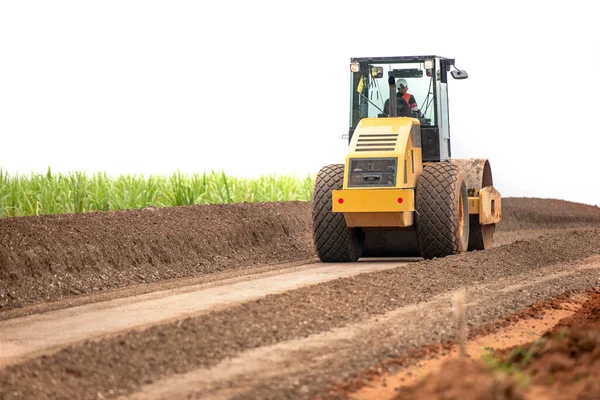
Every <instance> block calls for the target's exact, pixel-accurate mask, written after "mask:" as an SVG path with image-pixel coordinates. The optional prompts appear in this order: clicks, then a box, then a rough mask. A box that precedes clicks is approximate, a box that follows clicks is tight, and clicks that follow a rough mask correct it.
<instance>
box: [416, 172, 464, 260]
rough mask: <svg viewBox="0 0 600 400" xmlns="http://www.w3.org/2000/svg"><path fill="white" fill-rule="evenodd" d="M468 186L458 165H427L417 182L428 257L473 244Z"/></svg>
mask: <svg viewBox="0 0 600 400" xmlns="http://www.w3.org/2000/svg"><path fill="white" fill-rule="evenodd" d="M468 199H469V198H468V194H467V186H466V183H465V179H464V177H463V175H462V174H461V173H460V170H459V169H458V167H456V166H455V165H453V164H450V163H446V162H439V163H434V164H429V165H427V166H425V168H424V169H423V172H422V173H421V176H420V177H419V180H418V182H417V191H416V204H415V210H416V214H417V221H416V225H417V239H418V242H419V250H420V252H421V256H422V257H423V258H425V259H431V258H434V257H446V256H449V255H453V254H459V253H464V252H466V251H467V248H468V245H469V202H468Z"/></svg>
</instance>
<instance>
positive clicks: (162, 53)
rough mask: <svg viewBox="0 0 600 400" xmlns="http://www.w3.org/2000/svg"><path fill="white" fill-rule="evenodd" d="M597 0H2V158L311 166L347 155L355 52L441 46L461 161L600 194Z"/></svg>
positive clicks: (531, 187) (511, 186)
mask: <svg viewBox="0 0 600 400" xmlns="http://www.w3.org/2000/svg"><path fill="white" fill-rule="evenodd" d="M597 3H598V2H597V1H595V0H587V1H584V0H571V1H569V2H565V1H560V2H559V1H509V0H503V1H499V2H484V1H472V2H467V1H432V0H428V1H415V2H408V1H345V2H336V5H333V2H331V3H328V2H326V1H323V0H321V1H311V0H304V1H299V2H284V1H273V2H270V1H260V0H257V1H230V2H227V1H220V2H201V1H162V2H157V1H149V0H144V1H126V0H119V1H106V0H105V1H95V2H90V1H83V0H78V1H60V0H55V1H3V2H0V135H1V138H2V143H1V147H0V166H1V167H2V168H3V169H4V170H5V171H6V170H8V171H9V173H11V174H14V173H19V174H23V173H29V172H31V171H33V172H45V171H46V169H47V167H48V166H50V167H52V169H53V170H54V171H62V172H68V171H74V170H80V171H86V172H89V173H91V172H96V171H106V172H108V173H110V174H112V175H117V174H120V173H143V174H145V175H147V174H151V173H160V174H163V173H164V174H170V173H172V172H174V171H176V170H181V171H184V172H203V171H210V170H212V169H215V170H221V169H222V170H225V172H227V173H229V174H232V175H239V176H256V175H261V174H271V173H279V174H292V173H293V174H296V175H299V176H304V175H305V174H306V173H313V172H317V171H318V170H319V168H320V167H321V166H323V165H325V164H329V163H341V162H343V161H344V156H345V153H346V150H347V141H346V140H343V139H342V135H343V134H345V133H347V131H348V119H349V116H348V113H349V110H348V107H349V76H350V71H349V61H350V58H351V57H364V56H396V55H422V54H436V55H441V56H444V57H451V58H455V59H456V65H457V67H458V68H460V69H465V70H466V71H467V72H468V73H469V79H467V80H462V81H454V80H453V81H451V82H450V85H449V97H450V106H449V107H450V115H451V116H450V124H451V139H452V150H453V154H452V155H453V157H454V158H488V159H489V160H490V162H491V165H492V171H493V175H494V182H495V186H496V187H497V188H498V190H500V191H501V193H502V194H503V196H526V197H547V198H560V199H566V200H571V201H578V202H584V203H588V204H598V205H600V185H598V179H597V173H598V169H599V168H598V158H599V149H600V129H599V128H598V126H599V122H598V120H597V118H598V117H597V116H598V110H600V97H599V96H600V83H599V79H598V71H599V70H600V28H599V25H598V20H597V16H598V15H600V10H598V9H599V8H600V6H598V5H597Z"/></svg>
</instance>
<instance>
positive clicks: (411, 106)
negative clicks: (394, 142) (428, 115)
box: [383, 78, 423, 118]
mask: <svg viewBox="0 0 600 400" xmlns="http://www.w3.org/2000/svg"><path fill="white" fill-rule="evenodd" d="M396 88H398V92H397V93H396V97H397V101H398V116H399V117H415V118H423V114H422V113H421V109H420V108H419V106H418V104H417V101H416V100H415V96H413V95H412V94H410V93H409V92H408V82H406V79H402V78H400V79H398V80H397V81H396ZM383 112H384V113H385V114H389V113H390V103H389V99H388V100H386V101H385V104H384V106H383Z"/></svg>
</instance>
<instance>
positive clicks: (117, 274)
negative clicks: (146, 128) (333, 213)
mask: <svg viewBox="0 0 600 400" xmlns="http://www.w3.org/2000/svg"><path fill="white" fill-rule="evenodd" d="M310 222H311V219H310V213H309V204H307V203H304V202H285V203H241V204H231V205H199V206H192V207H170V208H147V209H143V210H132V211H116V212H98V213H86V214H76V215H72V214H66V215H51V216H39V217H15V218H4V219H0V311H1V310H7V309H10V308H13V307H19V306H23V305H26V304H31V303H35V302H39V301H44V300H56V299H61V298H65V297H70V296H74V295H78V294H82V293H92V292H98V291H103V290H108V289H114V288H121V287H127V286H131V285H136V284H142V283H151V282H158V281H162V280H166V279H172V278H182V277H188V276H193V275H201V274H210V273H214V272H218V271H223V270H227V269H232V268H240V267H242V266H243V267H250V266H253V265H258V264H269V263H276V262H281V261H289V260H300V259H307V258H311V257H313V256H314V251H313V249H312V247H311V246H310V244H311V240H312V239H311V230H310V229H308V227H309V226H310Z"/></svg>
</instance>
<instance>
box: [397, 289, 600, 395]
mask: <svg viewBox="0 0 600 400" xmlns="http://www.w3.org/2000/svg"><path fill="white" fill-rule="evenodd" d="M491 360H492V361H490V360H488V361H483V360H477V361H471V360H468V359H456V360H452V361H449V362H447V363H445V364H444V366H443V368H442V370H443V373H438V374H434V375H432V376H430V377H428V378H426V379H424V380H423V381H421V382H420V383H418V384H417V385H415V386H412V387H409V388H402V389H400V391H399V394H398V396H397V397H396V399H397V400H404V399H420V398H423V399H425V398H426V399H448V400H450V399H491V398H493V399H565V400H566V399H598V398H600V290H595V291H593V292H592V293H591V294H590V297H589V299H588V300H587V301H586V302H585V303H584V305H583V307H582V308H581V309H580V310H579V311H578V312H577V313H576V314H575V315H573V316H572V317H569V318H566V319H564V320H562V321H561V322H560V323H559V324H558V325H556V326H555V327H554V329H552V330H551V331H550V332H548V333H546V334H545V335H544V336H543V337H542V338H540V339H539V340H537V341H535V342H532V343H530V344H527V345H525V346H519V347H517V348H512V349H506V350H504V351H500V352H496V354H494V355H492V358H491Z"/></svg>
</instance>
